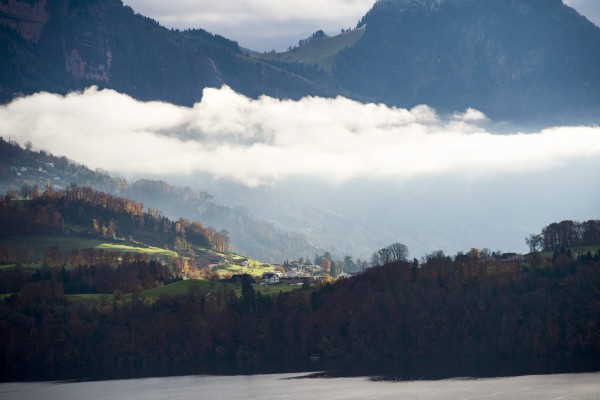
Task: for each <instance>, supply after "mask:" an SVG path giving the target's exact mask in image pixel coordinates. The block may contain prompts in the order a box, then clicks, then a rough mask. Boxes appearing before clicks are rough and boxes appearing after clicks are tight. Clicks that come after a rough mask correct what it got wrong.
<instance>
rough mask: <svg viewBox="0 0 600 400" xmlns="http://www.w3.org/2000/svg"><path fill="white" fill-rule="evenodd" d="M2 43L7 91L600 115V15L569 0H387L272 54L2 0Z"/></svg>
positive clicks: (502, 116)
mask: <svg viewBox="0 0 600 400" xmlns="http://www.w3.org/2000/svg"><path fill="white" fill-rule="evenodd" d="M320 32H322V31H317V32H316V33H320ZM0 43H2V46H0V48H1V50H0V101H9V100H11V99H12V98H14V97H15V96H17V95H19V94H29V93H33V92H37V91H40V90H46V91H51V92H59V93H64V92H68V91H72V90H80V89H82V88H84V87H87V86H90V85H98V86H100V87H108V88H113V89H116V90H118V91H120V92H123V93H127V94H130V95H132V96H134V97H136V98H138V99H142V100H147V99H159V100H164V101H168V102H172V103H176V104H185V105H191V104H193V103H194V102H195V101H197V100H198V99H199V98H200V96H201V92H202V89H203V88H205V87H219V86H221V85H223V84H227V85H228V86H230V87H232V88H233V89H234V90H236V91H238V92H240V93H243V94H246V95H249V96H251V97H257V96H259V95H261V94H267V95H270V96H274V97H280V98H282V97H283V98H294V99H297V98H300V97H302V96H306V95H321V96H335V95H338V94H342V95H344V96H347V97H350V98H354V99H358V100H361V101H369V102H383V103H386V104H388V105H394V106H400V107H412V106H414V105H417V104H428V105H430V106H433V107H435V108H437V109H438V110H440V111H442V112H448V113H452V112H455V111H461V110H464V109H466V108H467V107H474V108H477V109H479V110H481V111H483V112H485V113H486V114H487V115H488V116H490V117H491V118H492V119H495V120H508V121H514V122H521V123H523V122H533V123H544V124H546V125H547V124H548V123H590V122H592V123H597V122H598V115H600V68H598V65H600V28H598V27H597V26H595V25H594V24H593V23H591V22H590V21H588V20H587V19H586V18H584V17H583V16H581V15H579V14H578V13H577V12H576V11H575V10H574V9H572V8H570V7H568V6H566V5H564V4H563V3H562V1H561V0H505V1H497V0H379V1H377V2H376V3H375V5H374V6H373V8H372V9H371V10H370V11H369V12H368V13H367V14H366V15H365V16H364V17H363V18H362V20H361V22H360V23H359V24H358V27H357V29H354V30H349V31H345V32H343V33H342V34H340V35H338V36H334V37H326V36H324V35H316V34H315V35H314V37H312V38H310V40H303V41H300V43H299V44H300V45H299V46H296V47H294V48H291V47H290V51H288V52H284V53H275V54H272V53H265V54H258V53H253V52H249V51H245V50H242V49H240V47H239V46H238V44H237V43H236V42H234V41H231V40H228V39H226V38H223V37H221V36H219V35H213V34H211V33H208V32H206V31H204V30H202V29H195V30H187V31H178V30H169V29H166V28H164V27H162V26H160V25H159V24H158V23H157V22H156V21H154V20H152V19H149V18H146V17H144V16H141V15H137V14H135V13H134V12H133V10H132V9H131V8H129V7H127V6H124V5H123V4H122V2H121V1H119V0H91V1H82V0H2V1H0Z"/></svg>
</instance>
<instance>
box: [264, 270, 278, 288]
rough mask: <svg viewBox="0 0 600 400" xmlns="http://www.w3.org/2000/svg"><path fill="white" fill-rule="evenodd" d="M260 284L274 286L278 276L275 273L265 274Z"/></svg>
mask: <svg viewBox="0 0 600 400" xmlns="http://www.w3.org/2000/svg"><path fill="white" fill-rule="evenodd" d="M262 283H263V284H264V285H276V284H278V283H279V275H278V274H276V273H275V272H265V273H263V274H262Z"/></svg>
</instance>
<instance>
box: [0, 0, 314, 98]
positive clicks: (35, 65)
mask: <svg viewBox="0 0 600 400" xmlns="http://www.w3.org/2000/svg"><path fill="white" fill-rule="evenodd" d="M0 43H1V44H2V45H1V46H0V101H2V102H6V101H9V100H11V99H12V98H14V97H15V96H18V95H20V94H31V93H35V92H38V91H42V90H44V91H49V92H54V93H66V92H69V91H73V90H80V89H82V88H85V87H88V86H91V85H97V86H99V87H103V88H112V89H115V90H117V91H119V92H122V93H127V94H129V95H132V96H134V97H136V98H138V99H143V100H156V99H159V100H164V101H168V102H172V103H176V104H185V105H191V104H193V103H194V102H195V101H197V100H199V99H200V97H201V95H202V89H203V88H205V87H220V86H221V85H223V84H227V85H228V86H230V87H232V88H233V89H235V90H236V91H238V92H240V93H244V94H246V95H249V96H253V97H256V96H258V95H261V94H269V95H272V96H275V97H289V98H298V97H301V96H304V95H307V94H325V91H324V90H322V89H321V88H320V87H317V86H316V85H315V84H313V83H312V82H310V81H308V80H306V79H304V78H301V77H299V76H297V75H294V74H291V73H288V72H286V71H284V70H282V69H279V68H276V67H273V66H271V65H269V64H266V63H263V62H260V61H258V60H256V59H252V58H250V57H248V56H246V55H245V54H243V53H242V52H241V51H240V48H239V46H238V44H237V43H236V42H233V41H231V40H228V39H226V38H223V37H221V36H218V35H213V34H211V33H208V32H206V31H204V30H202V29H193V30H187V31H183V32H181V31H174V30H169V29H166V28H164V27H162V26H160V25H159V24H158V23H157V22H156V21H154V20H152V19H150V18H147V17H144V16H141V15H138V14H135V13H134V12H133V10H132V9H131V8H130V7H127V6H124V5H123V3H122V1H120V0H91V1H88V0H86V1H81V0H38V1H30V0H28V1H25V0H3V1H2V2H0Z"/></svg>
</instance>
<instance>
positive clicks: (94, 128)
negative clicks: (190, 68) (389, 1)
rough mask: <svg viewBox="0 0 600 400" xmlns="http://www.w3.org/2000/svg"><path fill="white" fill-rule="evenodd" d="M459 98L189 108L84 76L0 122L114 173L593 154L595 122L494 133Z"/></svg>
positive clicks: (508, 166) (535, 165)
mask: <svg viewBox="0 0 600 400" xmlns="http://www.w3.org/2000/svg"><path fill="white" fill-rule="evenodd" d="M485 121H486V119H485V116H484V115H483V114H482V113H480V112H479V111H476V110H473V109H468V110H466V111H465V112H464V113H456V114H453V115H452V116H450V118H441V117H439V116H438V115H436V114H435V111H434V110H432V109H431V108H429V107H427V106H418V107H415V108H413V109H411V110H406V109H401V108H390V107H387V106H385V105H378V104H362V103H359V102H356V101H352V100H349V99H346V98H343V97H338V98H335V99H326V98H320V97H307V98H304V99H302V100H300V101H291V100H278V99H274V98H270V97H266V96H263V97H261V98H259V99H258V100H254V99H250V98H247V97H245V96H242V95H240V94H238V93H235V92H234V91H232V90H231V89H229V88H227V87H223V88H221V89H205V91H204V95H203V98H202V101H201V102H200V103H197V104H196V105H195V106H194V107H193V108H188V107H180V106H174V105H171V104H166V103H160V102H140V101H137V100H134V99H132V98H130V97H129V96H127V95H124V94H120V93H117V92H115V91H112V90H97V89H96V88H90V89H88V90H86V91H84V92H81V93H71V94H69V95H67V96H60V95H55V94H49V93H38V94H35V95H31V96H28V97H24V98H20V99H17V100H14V101H13V102H11V103H9V104H7V105H4V106H1V107H0V134H1V135H2V136H5V137H8V136H10V135H18V136H19V141H20V142H21V143H24V142H25V141H28V140H29V141H31V142H32V143H33V144H34V146H35V147H38V148H43V149H46V150H49V151H50V152H52V153H55V154H58V155H66V156H67V157H69V158H71V159H73V160H75V161H78V162H81V163H83V164H86V165H88V166H90V167H92V168H97V167H101V168H104V169H106V170H109V171H112V172H116V173H120V174H123V175H131V174H136V175H152V176H159V175H162V176H181V175H190V174H194V173H204V174H209V175H212V176H214V177H217V178H225V179H231V180H235V181H238V182H243V183H246V184H248V185H258V184H261V183H269V182H277V181H283V180H286V179H290V178H310V179H313V178H315V179H319V180H321V181H325V182H334V183H340V182H344V181H347V180H350V179H353V178H371V177H374V178H393V179H396V180H408V179H413V178H418V177H421V176H426V175H429V176H440V175H441V176H443V175H446V174H467V175H469V176H478V175H479V174H484V175H487V174H489V173H498V172H503V173H505V172H526V171H537V170H543V169H549V168H552V167H556V166H560V165H562V164H564V163H568V162H570V161H571V160H576V159H582V158H591V157H598V156H600V128H598V127H552V128H548V129H544V130H542V131H540V132H537V133H527V134H525V133H514V134H494V133H491V132H488V131H487V130H486V129H485V128H484V127H483V126H482V125H481V123H482V122H485Z"/></svg>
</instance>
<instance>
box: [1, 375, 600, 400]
mask: <svg viewBox="0 0 600 400" xmlns="http://www.w3.org/2000/svg"><path fill="white" fill-rule="evenodd" d="M310 376H311V375H308V374H272V375H236V376H206V375H204V376H181V377H167V378H144V379H129V380H109V381H91V382H35V383H26V382H18V383H3V384H0V400H4V399H6V400H34V399H35V400H46V399H47V400H58V399H60V400H71V399H72V400H105V399H119V400H137V399H139V400H142V399H144V400H151V399H157V400H159V399H160V400H167V399H177V400H185V399H190V400H191V399H194V400H213V399H214V400H217V399H218V400H233V399H247V400H254V399H256V400H258V399H260V400H265V399H267V400H268V399H278V400H296V399H297V400H300V399H302V400H312V399H327V400H333V399H336V400H337V399H380V400H383V399H394V400H396V399H403V400H410V399H415V400H429V399H457V400H458V399H461V400H470V399H486V400H489V399H491V400H508V399H511V400H514V399H544V400H551V399H583V400H585V399H600V373H598V372H596V373H580V374H555V375H528V376H518V377H503V378H483V379H472V378H453V379H446V380H416V381H398V380H379V379H372V378H368V377H350V378H313V377H310Z"/></svg>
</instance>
